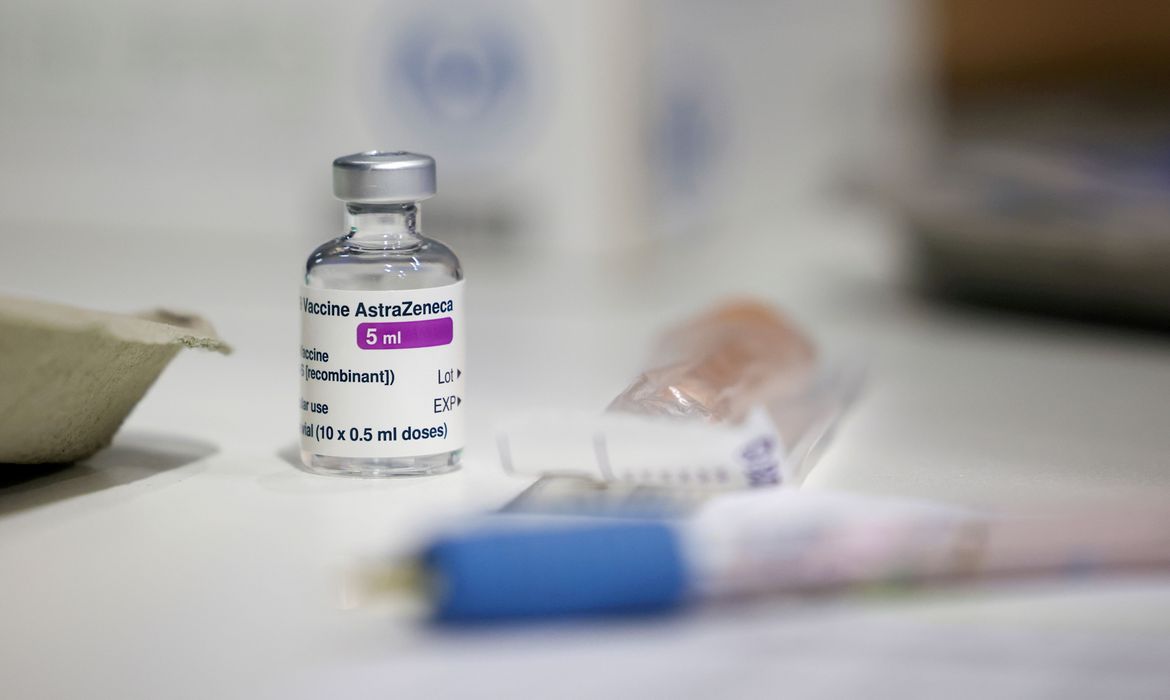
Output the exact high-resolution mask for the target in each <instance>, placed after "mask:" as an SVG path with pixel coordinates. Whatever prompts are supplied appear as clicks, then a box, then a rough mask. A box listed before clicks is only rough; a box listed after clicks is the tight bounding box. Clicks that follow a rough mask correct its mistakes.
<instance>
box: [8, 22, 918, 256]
mask: <svg viewBox="0 0 1170 700" xmlns="http://www.w3.org/2000/svg"><path fill="white" fill-rule="evenodd" d="M911 9H912V8H908V7H907V6H906V5H905V4H904V3H900V2H894V1H893V0H884V1H880V2H868V1H865V0H838V1H837V2H831V3H822V2H814V1H812V0H802V1H800V2H791V3H769V2H755V1H750V0H744V1H741V2H732V3H714V2H712V3H703V2H695V1H693V0H680V1H679V2H668V1H667V0H631V1H621V0H595V1H587V0H565V1H563V2H537V1H536V0H495V1H487V0H442V1H440V2H423V1H422V0H387V1H385V2H376V1H374V0H366V1H361V2H352V3H343V4H341V5H327V4H321V3H304V2H265V1H256V0H249V1H246V2H228V1H227V0H208V1H207V2H202V3H195V4H191V3H181V4H180V3H159V2H146V1H145V0H114V1H112V2H108V3H102V4H101V5H100V6H98V5H94V4H92V3H86V2H82V1H81V0H60V1H58V2H53V3H40V2H34V1H31V0H17V1H15V2H8V3H5V4H4V5H3V7H0V100H2V103H3V110H2V112H0V149H2V151H3V153H4V154H5V157H4V159H3V161H2V162H0V220H2V221H3V222H4V223H5V225H6V226H7V227H8V230H7V231H6V235H14V232H18V231H21V230H29V229H30V228H31V227H33V226H37V227H39V228H41V229H45V228H48V229H52V230H63V231H67V230H73V229H76V228H78V227H83V228H85V229H86V230H87V231H88V232H89V233H88V234H87V235H114V234H117V235H120V236H152V237H154V238H155V239H156V242H162V241H164V240H165V234H167V233H171V232H173V233H175V234H179V233H196V234H199V235H215V234H224V235H250V236H254V237H256V238H258V239H260V240H263V241H265V242H282V243H283V242H284V241H288V245H290V246H292V247H295V248H297V249H300V248H303V247H304V246H305V245H306V244H307V243H308V242H310V241H314V240H320V239H322V238H323V237H324V236H326V235H328V234H330V233H332V232H335V231H337V230H338V228H339V221H340V216H339V213H338V207H337V205H336V203H335V202H334V201H333V200H332V199H331V197H330V181H329V177H330V173H329V162H330V161H331V159H332V158H333V157H335V156H337V155H340V154H344V153H350V152H354V151H358V150H364V149H368V148H374V147H377V148H409V149H414V150H420V151H424V152H429V153H432V154H433V155H435V156H436V157H437V159H438V162H439V169H440V197H439V198H437V199H436V200H434V201H433V202H432V203H431V204H429V205H428V206H427V209H426V216H427V217H428V218H427V222H426V225H427V227H428V230H429V231H431V232H433V233H434V234H435V235H438V236H439V237H444V236H451V237H461V236H463V235H470V234H474V235H475V236H476V237H482V236H484V235H487V236H491V237H493V239H497V238H498V239H499V240H507V241H513V242H531V243H535V244H538V245H540V246H544V247H551V248H555V249H566V250H605V249H611V248H612V247H614V246H626V245H636V244H638V243H639V242H642V243H645V242H653V241H661V240H675V239H679V238H686V237H688V236H691V237H693V236H699V235H702V236H709V235H710V234H711V232H715V233H716V234H717V235H722V234H723V233H724V232H725V231H727V230H728V229H740V230H742V229H763V230H765V231H766V232H767V234H768V235H772V234H773V233H775V234H777V235H779V234H785V235H787V233H788V232H785V231H784V227H783V225H782V223H780V222H779V218H780V217H781V216H782V215H783V213H784V212H785V211H786V210H787V208H789V207H791V206H793V204H794V203H796V204H798V205H799V204H800V203H803V202H808V201H810V199H813V198H816V197H818V196H819V195H820V194H821V192H822V191H823V190H824V189H825V188H826V186H827V185H829V184H831V182H832V181H833V179H834V178H836V177H837V176H838V175H839V174H840V172H841V171H842V170H843V169H847V168H849V167H852V164H853V163H854V162H856V161H857V160H858V159H866V158H868V159H877V160H878V161H880V162H882V163H885V164H889V163H890V162H893V161H894V160H895V159H897V158H899V157H901V156H900V155H899V154H900V153H903V152H904V151H905V146H906V144H907V143H910V142H912V141H913V139H914V138H915V134H914V132H915V131H916V129H917V128H919V127H920V126H921V125H922V123H923V122H922V120H921V119H918V118H917V117H916V116H915V112H914V108H913V107H912V106H910V107H908V105H911V103H912V101H910V100H907V99H906V98H907V95H909V94H910V93H912V92H913V90H914V86H915V85H917V84H918V83H917V82H916V78H915V76H916V71H917V64H916V63H915V62H914V58H915V53H914V46H915V43H914V41H913V39H914V37H915V36H916V32H915V30H914V28H913V19H914V15H913V13H912V12H911V11H910V10H911ZM290 234H291V235H290Z"/></svg>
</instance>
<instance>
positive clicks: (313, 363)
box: [300, 151, 465, 477]
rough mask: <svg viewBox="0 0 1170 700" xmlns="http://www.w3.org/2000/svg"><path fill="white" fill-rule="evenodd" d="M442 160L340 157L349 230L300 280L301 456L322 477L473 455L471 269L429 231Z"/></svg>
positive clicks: (435, 466)
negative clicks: (468, 448)
mask: <svg viewBox="0 0 1170 700" xmlns="http://www.w3.org/2000/svg"><path fill="white" fill-rule="evenodd" d="M435 191H436V188H435V161H434V159H433V158H431V157H430V156H425V155H420V154H417V153H406V152H403V151H392V152H388V151H367V152H365V153H355V154H353V155H349V156H343V157H341V158H338V159H337V160H335V161H333V194H334V195H335V196H336V197H337V198H338V199H340V200H342V201H344V202H345V210H346V219H347V223H348V227H347V228H348V232H347V233H346V234H345V235H343V236H341V237H339V238H335V239H333V240H331V241H328V242H327V243H325V244H323V245H322V246H320V247H319V248H317V249H316V250H314V251H313V253H312V254H311V255H310V256H309V260H308V262H307V263H306V265H305V280H304V285H303V286H302V288H301V299H300V313H301V348H300V374H301V396H300V409H301V438H300V440H301V461H302V462H303V463H304V465H305V467H306V469H308V470H309V471H312V472H316V473H320V474H335V475H343V476H360V477H388V476H407V475H410V476H417V475H424V474H439V473H442V472H447V471H451V470H453V469H457V468H458V466H459V459H460V456H461V454H462V451H463V443H464V428H463V412H464V410H465V408H464V406H463V385H464V384H463V383H464V381H465V377H464V374H463V371H464V323H463V319H464V310H463V270H462V268H461V267H460V265H459V259H458V258H456V257H455V254H454V253H453V252H451V249H450V248H448V247H447V246H445V245H443V244H442V243H439V242H438V241H435V240H431V239H429V238H427V237H425V236H423V235H422V233H421V232H420V230H419V207H418V203H419V202H420V201H421V200H424V199H427V198H429V197H432V196H434V194H435Z"/></svg>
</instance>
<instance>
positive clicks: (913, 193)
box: [885, 0, 1170, 326]
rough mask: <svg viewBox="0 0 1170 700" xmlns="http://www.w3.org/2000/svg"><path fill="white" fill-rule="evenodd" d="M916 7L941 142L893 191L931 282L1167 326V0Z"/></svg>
mask: <svg viewBox="0 0 1170 700" xmlns="http://www.w3.org/2000/svg"><path fill="white" fill-rule="evenodd" d="M922 9H923V12H924V21H923V22H922V24H923V26H924V27H927V28H928V29H929V34H930V38H929V40H928V42H927V43H928V44H929V45H930V46H932V47H933V48H934V51H933V53H932V54H931V56H930V60H929V64H930V65H931V66H932V67H933V68H932V72H933V82H934V85H935V89H936V95H937V98H936V104H937V107H938V109H937V112H936V115H937V127H936V128H935V130H934V131H935V132H936V133H937V134H938V135H939V138H938V139H937V141H936V142H935V143H934V144H932V149H933V150H932V157H931V159H930V161H929V162H928V163H926V164H925V165H924V166H923V167H922V168H921V170H920V171H919V172H917V173H915V174H914V175H912V176H911V177H909V178H906V179H905V180H903V181H896V180H894V182H895V184H894V185H893V186H892V187H890V190H891V191H892V192H894V199H895V200H896V201H897V202H898V205H899V208H900V209H901V211H902V213H903V214H904V216H905V218H906V220H907V222H908V224H909V226H908V232H909V234H910V235H909V241H910V243H911V246H910V247H911V250H912V252H913V254H914V258H915V261H916V262H917V269H918V271H919V273H920V276H921V278H922V279H923V281H925V283H926V286H927V288H929V289H931V290H933V291H935V292H940V293H942V294H943V295H945V296H948V297H955V298H960V299H964V300H968V301H978V302H991V303H993V304H996V305H999V306H1010V307H1020V308H1027V309H1035V310H1041V311H1045V312H1057V313H1061V314H1067V315H1073V316H1077V317H1085V318H1105V319H1109V320H1120V321H1126V322H1135V321H1136V322H1140V323H1143V324H1153V325H1158V326H1165V325H1166V323H1167V321H1170V4H1167V3H1165V2H1158V1H1157V0H1132V1H1131V2H1125V3H1100V2H1094V1H1093V0H1039V1H1036V2H1029V3H1019V2H1009V1H1007V0H994V1H987V0H937V1H936V2H930V3H926V4H924V5H923V6H922ZM885 179H886V180H887V181H891V180H892V179H891V178H885Z"/></svg>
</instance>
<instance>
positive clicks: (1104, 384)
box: [0, 210, 1170, 698]
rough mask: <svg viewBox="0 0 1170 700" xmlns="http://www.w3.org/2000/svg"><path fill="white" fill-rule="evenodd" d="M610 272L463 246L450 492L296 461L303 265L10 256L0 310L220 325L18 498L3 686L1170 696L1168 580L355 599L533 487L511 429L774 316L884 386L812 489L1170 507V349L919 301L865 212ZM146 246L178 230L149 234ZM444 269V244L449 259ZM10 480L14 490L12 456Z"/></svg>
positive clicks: (7, 523) (437, 483) (78, 244)
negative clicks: (425, 603)
mask: <svg viewBox="0 0 1170 700" xmlns="http://www.w3.org/2000/svg"><path fill="white" fill-rule="evenodd" d="M784 228H785V230H786V231H789V232H790V233H786V234H778V235H776V234H771V235H773V237H772V238H769V237H768V236H766V235H765V232H760V233H758V234H757V235H754V236H753V235H751V234H745V235H744V236H743V237H742V238H741V239H739V240H738V242H737V243H735V244H727V243H725V244H723V245H722V246H716V245H714V244H705V243H702V242H697V241H696V242H691V243H688V244H686V245H683V244H679V245H675V246H672V249H671V250H670V251H669V252H666V253H660V254H655V255H650V254H646V253H643V254H630V255H628V256H626V257H625V259H624V260H623V261H621V262H617V260H616V256H610V258H608V260H607V261H592V262H591V261H590V260H589V259H588V258H585V257H582V256H570V255H564V256H560V257H550V256H544V257H543V258H541V259H542V260H543V262H540V263H538V262H535V261H534V260H533V259H532V257H530V256H524V255H520V254H517V253H514V252H512V253H508V252H506V251H491V250H486V246H480V245H471V246H468V247H467V250H466V251H461V252H463V253H464V259H465V266H466V269H467V275H468V280H469V288H468V302H469V305H470V311H469V319H470V321H469V322H470V336H471V344H470V346H469V362H468V375H469V386H468V394H469V402H470V403H469V406H470V408H469V411H470V413H469V415H470V417H471V418H470V425H471V433H472V434H471V442H470V444H469V448H468V451H467V453H466V466H465V468H464V469H463V470H462V471H460V472H457V473H454V474H449V475H444V476H439V477H430V478H423V479H405V480H392V481H360V480H348V479H336V478H327V477H319V476H313V475H309V474H306V473H303V472H301V471H299V470H297V469H296V468H295V467H294V466H292V464H290V460H295V451H294V445H295V440H296V435H297V433H296V422H297V417H296V416H297V413H296V403H295V402H296V398H297V390H296V386H297V383H296V356H295V353H294V352H293V348H295V346H296V338H297V328H296V323H297V316H296V309H295V299H296V287H297V284H298V268H299V265H300V261H301V259H302V257H303V254H304V253H305V252H306V251H307V248H306V250H304V251H303V250H301V248H302V247H304V246H302V245H300V244H297V245H292V244H289V243H288V242H287V241H280V242H279V244H274V245H273V247H272V248H273V249H272V250H251V249H250V245H251V244H250V243H249V244H247V245H244V246H238V245H233V243H232V242H231V241H225V240H214V239H207V238H202V237H200V236H199V235H197V234H195V233H194V232H192V233H191V235H188V236H187V237H184V238H179V237H168V238H166V239H165V240H159V239H156V238H154V235H155V234H154V233H153V232H147V231H139V232H122V233H113V232H103V231H85V232H60V233H59V234H54V235H49V234H47V233H44V232H43V231H37V232H34V233H32V234H30V235H27V236H20V237H18V236H15V235H12V234H7V235H8V237H9V238H10V239H11V240H7V241H5V244H4V246H5V247H4V255H3V257H2V258H0V292H7V293H16V294H21V295H27V296H38V297H44V298H49V299H52V300H58V301H64V302H69V303H75V304H79V305H84V306H90V307H93V308H101V309H105V310H115V311H118V310H126V311H129V310H135V309H138V308H142V307H152V306H158V305H165V306H170V307H175V308H186V309H189V310H193V311H197V312H199V313H201V314H203V315H205V316H207V317H208V318H210V319H211V320H212V321H213V322H214V323H215V324H216V325H217V327H218V328H219V330H220V332H221V334H222V335H223V336H224V337H225V338H226V339H227V340H228V341H229V342H231V343H232V344H233V345H234V346H235V347H236V353H235V354H234V355H232V356H230V357H227V358H225V357H220V356H217V355H211V354H202V353H196V352H184V353H183V354H181V355H180V356H179V357H178V358H177V359H176V360H175V361H174V362H173V364H172V365H171V366H170V367H169V368H168V369H167V370H166V371H165V372H164V374H163V375H162V377H161V378H160V379H159V381H158V383H157V384H156V385H155V387H154V388H153V389H152V390H151V392H150V393H149V394H148V396H147V397H146V399H145V400H144V401H143V402H142V403H141V404H140V405H139V407H138V408H137V409H136V410H135V412H134V413H133V414H132V415H131V417H130V418H129V420H128V421H127V423H126V425H125V426H124V428H123V430H122V432H121V433H120V434H119V436H118V438H117V439H116V440H115V442H114V445H113V446H112V447H111V448H109V449H108V450H106V451H104V452H102V453H101V454H99V455H98V456H96V457H95V458H93V459H92V460H89V461H88V462H86V463H84V464H80V465H75V466H73V467H69V468H66V469H63V470H60V471H57V472H54V473H52V474H49V475H46V476H43V477H41V478H39V479H33V480H29V481H24V482H16V483H14V482H15V481H16V480H13V479H7V480H6V481H5V483H6V484H9V485H8V486H7V487H5V488H4V489H3V490H0V562H2V566H3V574H2V577H0V621H2V624H3V636H2V638H0V669H3V675H2V681H0V683H2V685H0V688H2V690H0V693H2V694H3V695H4V696H6V697H14V698H15V697H38V698H48V697H77V696H88V697H120V698H153V697H258V696H266V697H267V696H271V697H282V698H288V697H323V696H343V697H356V696H370V697H390V696H392V694H393V695H396V696H406V697H414V696H421V695H424V694H425V695H426V696H428V697H447V696H455V695H470V694H473V693H475V694H478V695H482V696H487V697H521V696H535V697H551V696H568V697H582V698H585V697H599V696H606V695H618V696H625V695H635V694H636V695H641V696H645V695H646V694H647V693H648V692H652V693H657V694H658V695H659V696H663V697H710V696H714V695H720V694H726V695H727V696H733V695H739V696H763V695H768V696H772V697H775V696H777V695H780V694H781V693H784V692H785V691H786V690H787V691H791V692H794V693H796V694H797V695H801V696H805V695H811V696H824V697H839V696H841V695H842V694H844V693H847V692H853V693H860V692H866V693H867V694H869V695H870V696H874V695H876V696H880V697H884V696H901V695H905V694H911V695H913V694H919V695H941V694H946V695H948V696H951V697H954V696H960V697H968V696H969V697H984V696H993V695H1003V694H1010V695H1023V694H1027V695H1036V694H1043V695H1048V696H1060V697H1069V696H1070V695H1080V696H1085V697H1089V696H1106V695H1107V696H1112V697H1121V696H1146V695H1150V694H1154V693H1155V692H1156V691H1157V690H1159V689H1161V690H1163V691H1164V690H1165V689H1166V688H1170V668H1167V666H1166V664H1165V659H1166V658H1170V656H1168V654H1170V583H1168V580H1167V579H1164V578H1157V577H1153V578H1152V577H1145V578H1134V577H1130V578H1124V579H1111V580H1110V581H1108V582H1093V583H1087V582H1072V583H1065V584H1061V583H1059V582H1057V583H1051V582H1050V583H1033V584H1028V585H1022V584H1021V585H1013V586H1000V587H994V588H993V587H987V588H981V589H978V590H974V591H970V592H968V594H965V595H961V594H960V592H954V591H939V592H933V593H927V594H923V595H919V596H915V597H912V598H910V597H890V598H863V599H857V600H843V601H823V600H822V601H806V602H798V601H772V602H765V603H758V604H753V605H749V606H743V607H737V608H732V609H724V610H720V609H711V610H703V611H699V612H696V613H694V614H687V615H682V616H676V617H671V618H662V619H653V620H634V621H621V622H591V623H588V624H582V625H555V626H537V627H518V628H507V629H503V630H491V629H475V630H462V631H459V630H441V629H433V628H430V627H428V626H425V625H422V624H419V623H418V622H417V621H416V620H415V618H414V617H413V616H412V615H411V614H410V613H409V611H404V610H401V609H397V608H394V607H393V606H391V607H388V608H387V607H368V606H357V605H355V604H354V603H353V601H352V600H350V599H349V598H348V596H347V594H346V587H345V585H344V584H345V581H346V576H347V573H348V572H351V571H352V570H353V568H354V567H355V566H356V565H358V564H360V563H361V562H364V561H369V560H371V559H376V558H378V557H381V556H384V555H386V554H387V553H391V552H395V551H402V550H403V549H405V548H407V547H409V546H411V545H412V544H413V543H414V542H417V541H418V539H419V538H421V537H423V536H424V535H425V533H426V532H427V531H428V528H430V527H432V526H433V525H434V524H436V523H439V522H442V521H443V520H444V519H447V518H450V517H452V516H454V515H458V514H462V513H467V512H474V511H477V510H483V509H490V508H494V507H496V506H498V505H500V504H502V503H504V502H506V501H507V500H508V499H509V498H510V497H512V496H513V495H515V494H516V493H518V492H519V491H520V490H521V489H522V488H523V487H524V486H525V485H526V484H525V482H523V481H519V480H515V479H512V478H509V477H507V476H505V475H503V474H502V473H501V471H500V470H499V465H498V462H497V460H496V456H495V453H494V449H493V447H492V440H491V435H492V430H491V427H492V424H493V422H494V420H496V419H497V418H498V417H499V416H501V415H504V414H507V413H509V412H515V411H521V410H525V409H529V408H543V407H549V406H559V407H566V408H574V407H576V408H592V407H601V406H603V405H604V404H605V402H606V401H607V400H608V399H609V398H610V397H612V396H613V395H614V394H615V393H616V392H617V391H619V390H620V389H621V388H622V387H623V386H624V384H625V383H626V382H627V381H628V380H629V379H630V378H631V377H632V376H633V375H634V373H635V372H636V371H637V369H638V367H639V363H640V362H641V360H642V358H643V356H644V351H645V348H646V347H647V343H648V341H649V339H650V338H651V337H652V336H653V334H654V333H655V331H656V330H658V329H660V328H661V327H662V326H663V324H664V323H666V322H668V321H671V320H675V319H678V318H681V317H684V316H685V315H686V314H687V313H690V312H692V311H694V310H697V309H699V308H701V306H702V305H703V304H706V303H708V302H710V301H713V300H715V299H717V298H718V297H720V296H721V295H725V294H729V293H750V294H756V295H760V296H763V297H765V298H768V299H771V300H773V301H775V302H776V303H778V304H780V305H781V306H782V307H784V308H786V309H788V310H790V311H791V312H792V314H793V315H794V316H795V317H796V318H797V319H798V320H799V321H800V322H801V323H802V324H804V325H805V326H807V327H808V328H809V329H810V331H811V332H812V333H813V334H814V335H815V336H816V338H817V339H818V340H819V341H820V342H821V343H822V344H823V345H824V346H825V347H828V348H831V349H833V350H849V351H853V352H860V353H863V354H864V355H866V356H867V357H869V358H871V359H872V374H871V382H870V384H869V386H868V389H867V391H866V393H865V395H864V397H863V399H862V400H861V402H860V403H859V405H858V406H857V407H856V409H855V411H854V413H853V414H852V415H851V416H850V417H849V419H848V420H847V421H846V423H845V424H844V426H843V429H842V431H841V433H840V435H839V436H838V439H837V441H836V443H835V444H834V445H833V447H832V448H831V449H830V451H829V452H828V453H827V454H826V456H825V458H824V459H823V461H822V462H821V463H820V464H819V465H818V466H817V468H816V470H815V471H814V472H813V474H812V475H811V477H810V478H809V481H808V482H807V484H806V488H838V489H849V490H856V491H864V492H871V493H879V494H897V495H903V496H913V497H921V498H928V499H937V500H943V501H948V502H955V503H962V504H969V505H975V506H979V507H991V508H1027V507H1028V506H1029V505H1030V504H1032V503H1034V502H1063V501H1075V500H1083V499H1087V498H1096V497H1100V496H1102V495H1108V496H1110V497H1124V496H1125V495H1127V494H1131V493H1139V494H1143V495H1146V496H1149V495H1151V494H1153V495H1155V496H1157V495H1160V494H1164V495H1170V469H1168V468H1167V459H1166V457H1167V455H1168V454H1170V430H1167V416H1170V338H1167V337H1166V336H1158V335H1151V334H1145V333H1141V332H1136V331H1128V330H1120V329H1109V328H1101V327H1094V326H1085V325H1077V324H1070V323H1065V322H1059V321H1051V320H1045V319H1042V318H1040V319H1038V318H1030V317H1023V316H1013V315H1002V314H995V313H990V312H986V311H975V310H956V309H948V308H942V307H939V306H936V305H934V304H931V303H928V302H926V301H922V300H920V299H918V298H916V297H914V296H912V295H910V294H908V293H907V292H905V291H904V290H903V289H902V283H901V282H900V280H901V275H900V274H899V271H898V263H897V259H896V256H894V255H893V254H892V253H891V252H890V251H891V250H892V248H893V247H892V246H891V245H890V243H891V239H890V238H888V237H887V234H888V232H887V231H886V230H885V228H886V226H885V225H884V223H883V222H882V220H881V218H880V217H877V216H874V215H872V214H867V213H864V212H850V211H830V210H826V211H813V212H808V213H805V214H800V215H793V217H792V218H791V219H790V220H788V221H786V222H785V224H784ZM158 235H161V234H158ZM456 247H457V249H458V248H459V246H458V244H456ZM8 469H11V468H8Z"/></svg>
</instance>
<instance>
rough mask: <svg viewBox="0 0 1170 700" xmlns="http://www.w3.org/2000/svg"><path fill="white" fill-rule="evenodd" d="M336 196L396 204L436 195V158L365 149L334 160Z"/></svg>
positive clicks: (334, 188)
mask: <svg viewBox="0 0 1170 700" xmlns="http://www.w3.org/2000/svg"><path fill="white" fill-rule="evenodd" d="M333 196H335V197H337V198H338V199H341V200H344V201H346V202H365V203H368V204H394V203H405V202H417V201H419V200H420V199H428V198H430V197H433V196H435V159H434V158H431V157H430V156H424V155H422V154H421V153H407V152H406V151H365V152H364V153H354V154H353V155H348V156H342V157H340V158H338V159H337V160H335V161H333Z"/></svg>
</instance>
